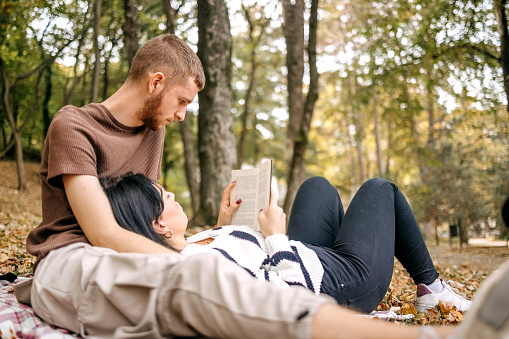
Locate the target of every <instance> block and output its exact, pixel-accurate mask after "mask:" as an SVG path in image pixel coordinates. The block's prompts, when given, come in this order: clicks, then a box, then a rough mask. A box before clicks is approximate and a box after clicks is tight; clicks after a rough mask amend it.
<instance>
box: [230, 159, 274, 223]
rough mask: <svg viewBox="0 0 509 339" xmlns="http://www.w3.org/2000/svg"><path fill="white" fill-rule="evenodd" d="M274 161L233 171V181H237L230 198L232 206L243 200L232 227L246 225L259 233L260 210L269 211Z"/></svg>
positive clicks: (234, 216) (234, 215)
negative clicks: (257, 166)
mask: <svg viewBox="0 0 509 339" xmlns="http://www.w3.org/2000/svg"><path fill="white" fill-rule="evenodd" d="M271 180H272V160H267V161H265V162H263V163H262V164H261V165H260V167H259V168H250V169H241V170H233V171H232V181H237V184H236V185H235V187H234V188H233V191H232V193H231V196H230V204H234V203H235V202H236V201H237V200H239V199H242V203H241V204H240V207H239V208H238V209H237V210H236V211H235V213H234V214H233V218H232V225H246V226H249V227H251V228H253V229H255V230H257V231H259V230H260V226H259V225H258V214H260V209H262V208H263V209H264V210H267V208H268V207H269V201H270V183H271Z"/></svg>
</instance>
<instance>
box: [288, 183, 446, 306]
mask: <svg viewBox="0 0 509 339" xmlns="http://www.w3.org/2000/svg"><path fill="white" fill-rule="evenodd" d="M287 234H288V237H289V238H290V239H291V240H298V241H301V242H303V243H304V244H305V245H306V246H307V247H309V248H311V249H313V250H314V251H315V252H316V254H317V255H318V258H319V259H320V261H321V263H322V265H323V268H324V270H325V272H324V277H323V281H322V287H321V293H325V294H328V295H330V296H332V297H333V298H335V299H336V300H337V301H338V303H339V304H341V305H344V306H346V307H348V308H351V309H355V310H357V311H361V312H366V313H369V312H371V311H372V310H374V309H375V308H376V307H377V306H378V305H379V304H380V302H381V301H382V299H383V298H384V296H385V293H386V291H387V289H388V287H389V284H390V282H391V277H392V270H393V267H394V256H396V258H398V260H399V261H400V262H401V263H402V264H403V266H404V267H405V269H406V270H407V271H408V273H409V274H410V276H411V277H412V278H413V280H414V282H415V283H416V284H419V283H425V284H430V283H432V282H433V281H434V280H435V279H436V278H437V277H438V272H437V271H436V270H435V267H434V265H433V261H432V260H431V257H430V255H429V252H428V249H427V248H426V244H425V243H424V239H423V238H422V235H421V232H420V229H419V226H418V225H417V222H416V220H415V217H414V215H413V212H412V210H411V208H410V206H409V205H408V202H407V201H406V199H405V197H404V196H403V194H402V193H401V192H400V191H399V189H398V188H397V187H396V185H394V184H393V183H391V182H389V181H387V180H384V179H371V180H369V181H367V182H366V183H365V184H364V185H362V187H361V188H360V189H359V191H358V192H357V193H356V194H355V197H354V198H353V199H352V202H351V203H350V205H349V206H348V210H347V211H346V214H345V213H344V212H343V204H342V203H341V198H340V197H339V194H338V192H337V190H336V189H335V188H334V187H333V186H332V185H331V184H330V183H329V182H328V181H327V180H326V179H324V178H321V177H314V178H310V179H308V180H306V181H305V182H304V183H303V184H302V186H301V187H300V188H299V191H298V192H297V195H296V197H295V201H294V203H293V206H292V211H291V214H290V219H289V223H288V231H287Z"/></svg>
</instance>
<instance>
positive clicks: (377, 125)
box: [373, 93, 385, 178]
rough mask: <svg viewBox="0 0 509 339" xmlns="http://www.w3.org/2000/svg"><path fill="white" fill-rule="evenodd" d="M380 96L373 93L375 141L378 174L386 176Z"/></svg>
mask: <svg viewBox="0 0 509 339" xmlns="http://www.w3.org/2000/svg"><path fill="white" fill-rule="evenodd" d="M377 100H378V96H377V94H376V93H373V115H374V119H375V143H376V164H377V166H378V175H379V176H380V177H381V178H383V177H384V174H385V173H384V168H383V159H382V147H381V145H380V117H379V114H378V107H377V105H378V101H377Z"/></svg>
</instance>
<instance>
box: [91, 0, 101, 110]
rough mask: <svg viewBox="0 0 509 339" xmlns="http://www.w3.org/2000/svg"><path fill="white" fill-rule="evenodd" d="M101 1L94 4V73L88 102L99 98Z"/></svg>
mask: <svg viewBox="0 0 509 339" xmlns="http://www.w3.org/2000/svg"><path fill="white" fill-rule="evenodd" d="M101 7H102V0H96V1H95V3H94V56H95V61H94V73H93V75H92V90H91V94H90V102H97V99H98V97H99V78H100V76H101V50H100V48H99V27H100V23H101Z"/></svg>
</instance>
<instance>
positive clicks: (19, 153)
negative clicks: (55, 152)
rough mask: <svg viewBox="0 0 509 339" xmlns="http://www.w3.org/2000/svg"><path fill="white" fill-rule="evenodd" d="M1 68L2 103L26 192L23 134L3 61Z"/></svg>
mask: <svg viewBox="0 0 509 339" xmlns="http://www.w3.org/2000/svg"><path fill="white" fill-rule="evenodd" d="M0 68H1V74H2V77H3V80H4V88H3V89H4V91H3V96H2V99H3V100H2V103H3V106H4V111H5V113H6V114H7V120H8V121H9V125H10V126H11V130H12V136H13V138H14V153H15V159H16V167H17V170H18V190H20V191H24V190H26V187H27V179H26V172H25V163H24V162H23V145H22V143H21V132H20V131H19V130H18V127H17V126H16V120H15V118H14V114H13V113H12V110H11V106H10V103H9V92H10V91H11V84H10V83H9V78H8V77H7V71H6V69H5V64H4V62H3V60H0Z"/></svg>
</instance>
